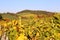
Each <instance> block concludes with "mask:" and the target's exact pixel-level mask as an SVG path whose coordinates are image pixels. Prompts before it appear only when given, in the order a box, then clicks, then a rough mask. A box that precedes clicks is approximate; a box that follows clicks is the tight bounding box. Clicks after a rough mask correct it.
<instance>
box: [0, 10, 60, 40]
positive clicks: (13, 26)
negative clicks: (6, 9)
mask: <svg viewBox="0 0 60 40" xmlns="http://www.w3.org/2000/svg"><path fill="white" fill-rule="evenodd" d="M4 37H5V38H4ZM5 39H6V40H60V14H59V13H54V12H48V11H41V10H23V11H21V12H17V13H16V14H13V13H3V14H0V40H5Z"/></svg>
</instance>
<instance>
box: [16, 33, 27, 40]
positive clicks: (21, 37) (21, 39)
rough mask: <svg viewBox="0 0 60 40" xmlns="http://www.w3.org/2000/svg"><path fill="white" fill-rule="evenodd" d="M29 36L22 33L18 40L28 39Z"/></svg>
mask: <svg viewBox="0 0 60 40" xmlns="http://www.w3.org/2000/svg"><path fill="white" fill-rule="evenodd" d="M26 39H27V38H26V37H25V36H24V34H20V36H19V37H18V38H17V40H26Z"/></svg>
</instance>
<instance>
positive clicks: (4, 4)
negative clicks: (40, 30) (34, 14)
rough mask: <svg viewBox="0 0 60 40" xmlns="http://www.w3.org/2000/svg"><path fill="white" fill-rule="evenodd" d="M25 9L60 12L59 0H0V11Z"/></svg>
mask: <svg viewBox="0 0 60 40" xmlns="http://www.w3.org/2000/svg"><path fill="white" fill-rule="evenodd" d="M25 9H29V10H46V11H51V12H60V0H0V12H19V11H22V10H25Z"/></svg>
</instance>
